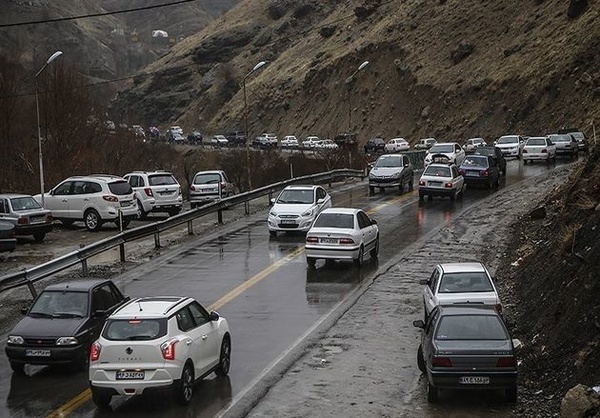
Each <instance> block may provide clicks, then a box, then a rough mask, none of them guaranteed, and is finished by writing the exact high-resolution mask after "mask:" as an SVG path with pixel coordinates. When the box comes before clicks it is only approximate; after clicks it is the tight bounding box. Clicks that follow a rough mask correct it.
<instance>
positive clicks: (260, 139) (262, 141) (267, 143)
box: [253, 133, 279, 148]
mask: <svg viewBox="0 0 600 418" xmlns="http://www.w3.org/2000/svg"><path fill="white" fill-rule="evenodd" d="M278 142H279V138H277V135H275V134H268V133H262V134H260V135H259V136H257V137H256V138H255V139H254V143H253V144H254V145H255V146H256V147H258V148H273V147H276V146H277V144H278Z"/></svg>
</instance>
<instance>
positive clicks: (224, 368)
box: [215, 336, 231, 376]
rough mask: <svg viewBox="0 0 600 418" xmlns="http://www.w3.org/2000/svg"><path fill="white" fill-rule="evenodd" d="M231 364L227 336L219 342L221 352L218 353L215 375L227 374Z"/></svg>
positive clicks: (229, 345)
mask: <svg viewBox="0 0 600 418" xmlns="http://www.w3.org/2000/svg"><path fill="white" fill-rule="evenodd" d="M230 366H231V340H230V339H229V336H225V337H224V338H223V342H222V343H221V354H220V355H219V365H218V366H217V368H216V369H215V374H216V375H217V376H227V374H228V373H229V367H230Z"/></svg>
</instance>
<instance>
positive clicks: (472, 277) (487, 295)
mask: <svg viewBox="0 0 600 418" xmlns="http://www.w3.org/2000/svg"><path fill="white" fill-rule="evenodd" d="M419 283H420V284H422V285H424V286H425V287H424V288H423V308H424V309H425V321H427V318H428V316H429V314H430V313H431V311H432V310H433V308H435V307H436V306H438V305H453V304H460V303H474V304H484V305H490V306H493V307H494V309H496V311H497V312H498V313H499V314H502V303H501V302H500V297H499V296H498V292H497V290H496V286H494V282H493V280H492V276H491V275H490V272H489V271H488V269H487V268H486V267H485V266H484V265H483V263H444V264H437V265H436V266H435V268H434V269H433V273H431V276H430V277H429V279H425V280H421V281H420V282H419Z"/></svg>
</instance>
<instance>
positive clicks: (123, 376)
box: [115, 370, 145, 380]
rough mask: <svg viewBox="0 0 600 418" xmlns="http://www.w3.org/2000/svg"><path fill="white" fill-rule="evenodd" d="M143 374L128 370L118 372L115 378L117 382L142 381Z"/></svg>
mask: <svg viewBox="0 0 600 418" xmlns="http://www.w3.org/2000/svg"><path fill="white" fill-rule="evenodd" d="M144 374H145V373H144V372H134V371H130V370H124V371H123V370H119V371H118V372H117V374H116V376H115V378H116V379H117V380H144Z"/></svg>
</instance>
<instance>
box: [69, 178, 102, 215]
mask: <svg viewBox="0 0 600 418" xmlns="http://www.w3.org/2000/svg"><path fill="white" fill-rule="evenodd" d="M101 191H102V186H100V185H99V184H97V183H94V182H90V181H83V180H76V181H75V182H74V183H73V187H72V188H71V195H70V196H69V197H68V200H69V218H71V219H83V213H84V212H85V210H86V209H87V208H90V207H93V208H96V209H98V207H97V205H96V202H95V201H94V194H95V193H99V192H101Z"/></svg>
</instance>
